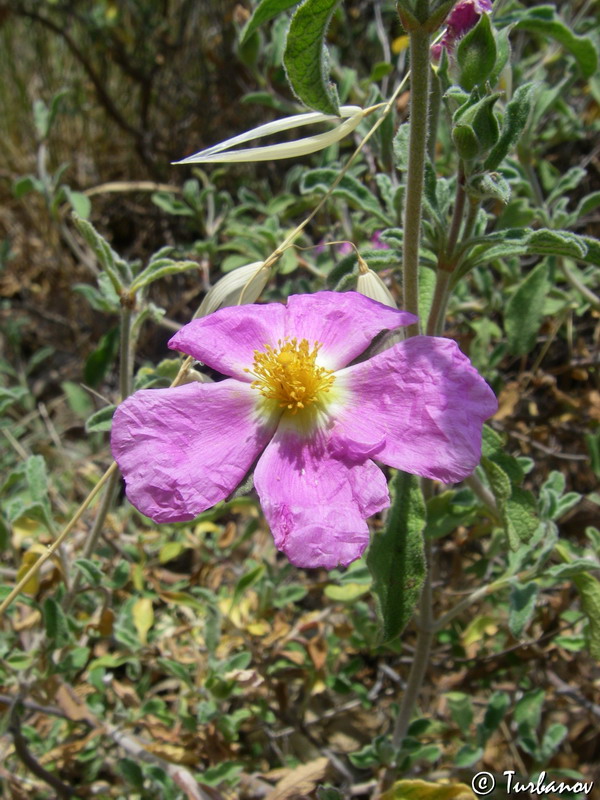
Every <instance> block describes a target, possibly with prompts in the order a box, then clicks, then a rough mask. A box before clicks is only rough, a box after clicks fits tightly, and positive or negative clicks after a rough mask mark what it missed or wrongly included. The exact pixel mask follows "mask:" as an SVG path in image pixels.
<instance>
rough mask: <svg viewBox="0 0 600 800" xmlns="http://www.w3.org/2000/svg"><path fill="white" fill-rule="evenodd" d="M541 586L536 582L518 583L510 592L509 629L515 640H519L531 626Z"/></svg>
mask: <svg viewBox="0 0 600 800" xmlns="http://www.w3.org/2000/svg"><path fill="white" fill-rule="evenodd" d="M538 591H539V586H538V584H537V583H536V582H535V581H531V582H530V583H517V582H515V583H514V584H513V585H512V586H511V590H510V598H509V602H510V610H509V615H508V627H509V628H510V632H511V633H512V635H513V636H514V637H515V638H517V639H518V638H519V637H520V636H521V635H522V633H523V631H524V630H525V628H526V627H527V626H528V625H529V622H530V621H531V618H532V616H533V612H534V611H535V601H536V599H537V596H538Z"/></svg>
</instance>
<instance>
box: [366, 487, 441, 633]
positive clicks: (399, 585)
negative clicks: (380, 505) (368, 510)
mask: <svg viewBox="0 0 600 800" xmlns="http://www.w3.org/2000/svg"><path fill="white" fill-rule="evenodd" d="M391 488H392V492H391V494H392V505H391V508H390V511H389V515H388V519H387V524H386V526H385V529H384V530H383V531H380V532H377V533H375V535H374V536H373V539H372V543H371V546H370V548H369V553H368V556H367V565H368V567H369V570H370V572H371V575H372V576H373V593H374V594H375V597H376V599H377V605H378V609H379V613H380V616H381V619H382V623H383V641H384V642H389V641H391V640H392V639H395V638H396V637H397V636H399V635H400V634H401V633H402V631H403V630H404V628H405V626H406V624H407V623H408V621H409V619H410V618H411V616H412V613H413V610H414V607H415V605H416V603H417V601H418V599H419V595H420V593H421V587H422V585H423V581H424V580H425V574H426V569H427V565H426V563H425V554H424V552H423V528H424V526H425V503H424V501H423V495H422V493H421V487H420V484H419V479H418V478H417V477H415V476H414V475H408V474H407V473H406V472H397V473H396V475H395V477H394V478H393V481H392V487H391Z"/></svg>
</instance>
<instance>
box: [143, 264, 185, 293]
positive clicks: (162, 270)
mask: <svg viewBox="0 0 600 800" xmlns="http://www.w3.org/2000/svg"><path fill="white" fill-rule="evenodd" d="M194 268H196V269H198V263H197V262H196V261H173V259H172V258H159V259H156V261H151V262H150V263H149V264H148V266H147V267H146V268H145V269H144V270H143V271H142V272H140V274H139V275H138V276H137V277H136V279H135V280H134V282H133V283H132V285H131V291H133V292H135V291H137V290H138V289H141V288H142V287H143V286H148V284H150V283H154V281H157V280H158V279H159V278H164V277H165V276H166V275H176V274H178V273H179V272H185V270H187V269H194Z"/></svg>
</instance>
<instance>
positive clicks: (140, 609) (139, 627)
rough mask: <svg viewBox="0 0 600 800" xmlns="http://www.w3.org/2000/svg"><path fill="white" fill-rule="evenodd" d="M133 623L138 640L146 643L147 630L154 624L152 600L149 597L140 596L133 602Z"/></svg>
mask: <svg viewBox="0 0 600 800" xmlns="http://www.w3.org/2000/svg"><path fill="white" fill-rule="evenodd" d="M131 613H132V615H133V624H134V625H135V629H136V631H137V633H138V636H139V637H140V642H141V643H142V644H146V642H147V641H148V631H149V630H150V628H151V627H152V626H153V625H154V609H153V608H152V600H151V599H150V598H149V597H140V599H139V600H136V601H135V603H134V604H133V609H132V612H131Z"/></svg>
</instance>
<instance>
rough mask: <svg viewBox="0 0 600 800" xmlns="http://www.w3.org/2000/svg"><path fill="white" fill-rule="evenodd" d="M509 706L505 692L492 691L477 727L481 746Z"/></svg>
mask: <svg viewBox="0 0 600 800" xmlns="http://www.w3.org/2000/svg"><path fill="white" fill-rule="evenodd" d="M509 706H510V697H509V696H508V694H507V693H506V692H500V691H499V692H494V694H493V695H492V696H491V697H490V701H489V703H488V707H487V708H486V710H485V714H484V717H483V720H482V722H481V724H480V725H479V726H478V727H477V739H478V743H479V744H480V745H481V746H483V745H484V744H485V743H486V742H487V740H488V739H489V738H490V736H491V735H492V733H493V732H494V731H495V730H496V729H497V728H498V726H499V725H500V723H501V722H502V720H503V718H504V715H505V714H506V711H507V710H508V707H509Z"/></svg>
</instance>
